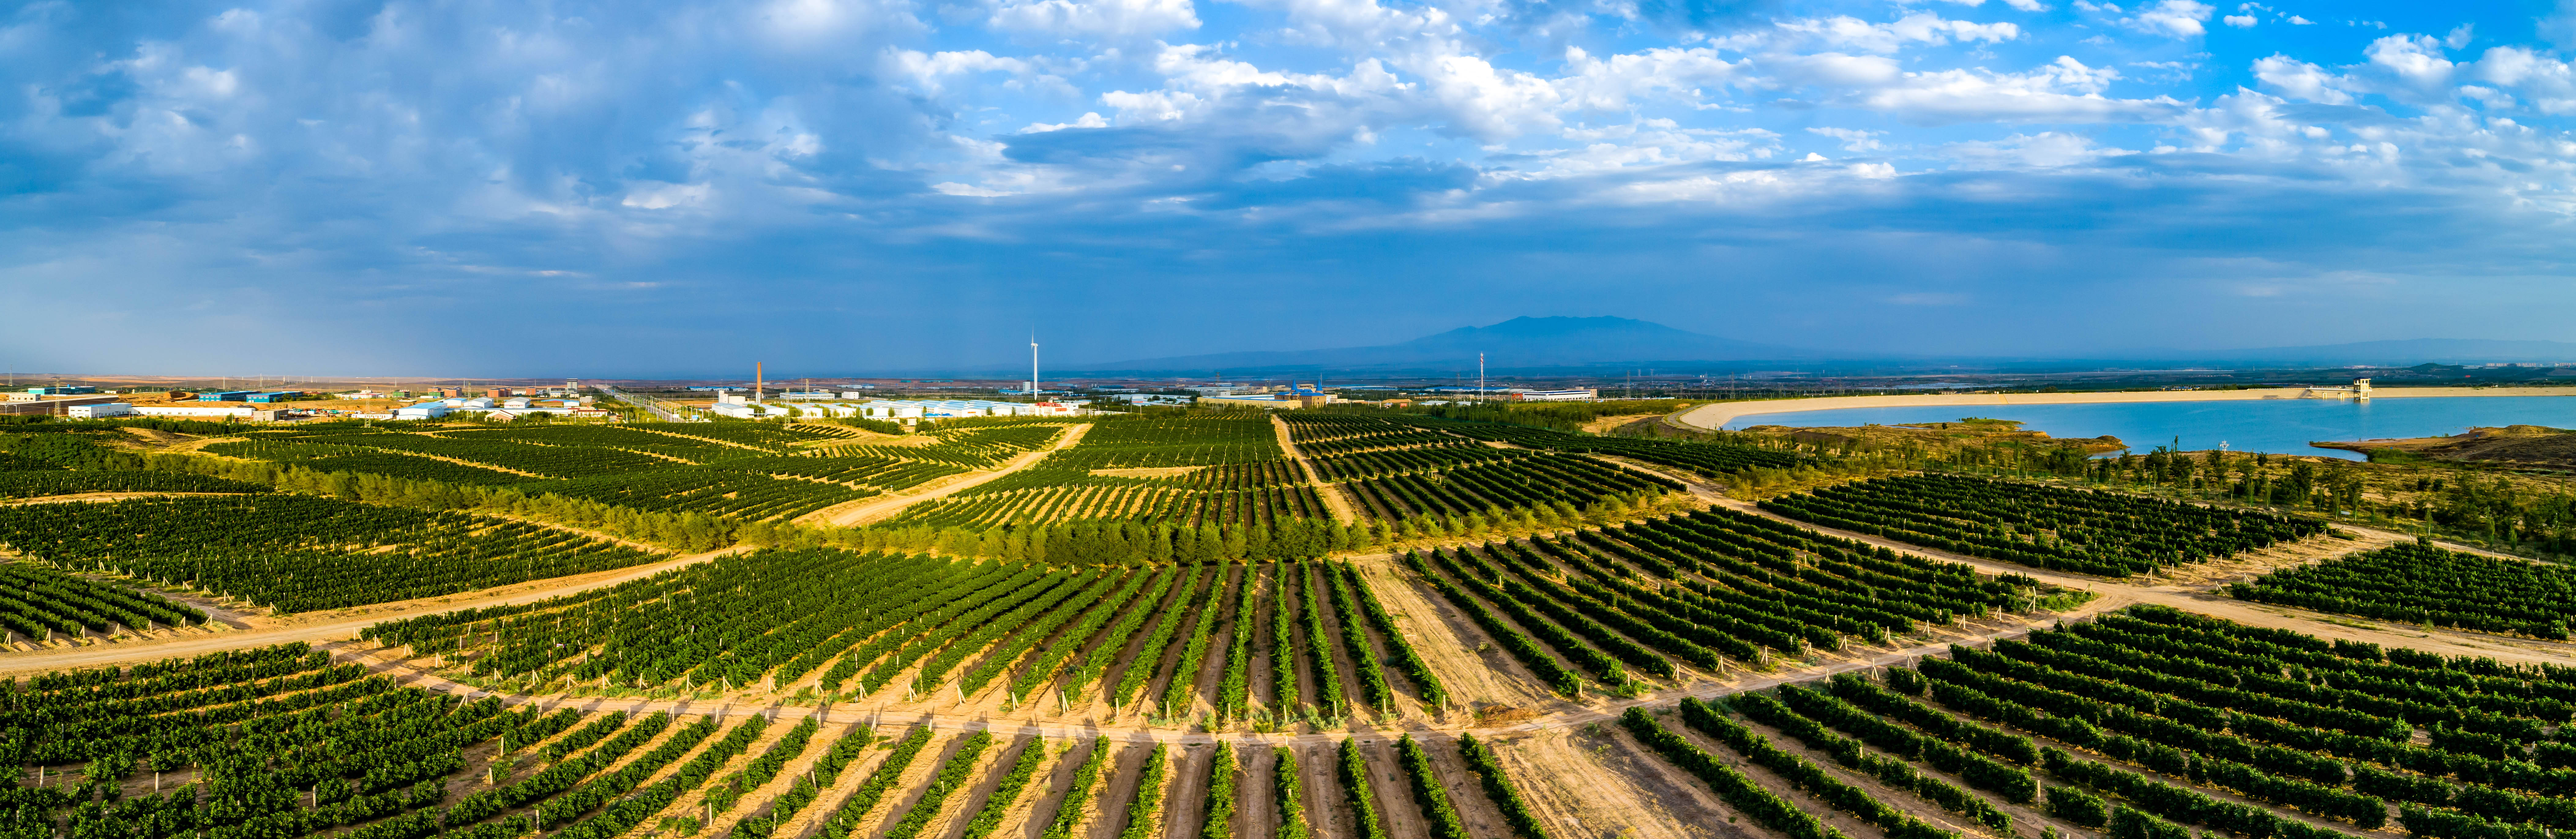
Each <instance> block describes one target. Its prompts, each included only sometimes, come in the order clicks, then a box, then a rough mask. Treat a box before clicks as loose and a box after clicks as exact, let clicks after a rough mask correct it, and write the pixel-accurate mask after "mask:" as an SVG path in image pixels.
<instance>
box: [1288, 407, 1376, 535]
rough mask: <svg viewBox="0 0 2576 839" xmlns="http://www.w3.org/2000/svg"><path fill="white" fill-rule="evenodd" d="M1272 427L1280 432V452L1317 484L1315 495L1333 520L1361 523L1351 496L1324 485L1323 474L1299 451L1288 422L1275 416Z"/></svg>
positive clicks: (1332, 486) (1340, 489)
mask: <svg viewBox="0 0 2576 839" xmlns="http://www.w3.org/2000/svg"><path fill="white" fill-rule="evenodd" d="M1270 425H1271V427H1273V428H1276V429H1278V430H1279V450H1280V451H1284V452H1287V453H1288V459H1289V460H1294V461H1296V462H1297V468H1299V469H1302V470H1305V472H1306V480H1309V481H1313V482H1315V494H1316V495H1319V496H1322V497H1323V499H1324V507H1325V508H1326V509H1329V510H1331V511H1333V520H1334V521H1337V522H1341V523H1343V524H1349V523H1351V522H1355V521H1359V520H1360V514H1359V513H1357V512H1354V511H1352V510H1351V499H1350V496H1347V495H1343V494H1342V488H1341V487H1338V486H1334V485H1332V484H1328V483H1324V480H1323V478H1324V476H1323V473H1320V472H1317V471H1315V464H1314V463H1313V462H1312V461H1309V460H1307V459H1306V453H1305V452H1301V451H1298V450H1297V443H1296V442H1295V441H1294V440H1291V439H1290V438H1289V434H1288V421H1287V420H1284V419H1280V418H1278V417H1275V416H1274V417H1271V418H1270Z"/></svg>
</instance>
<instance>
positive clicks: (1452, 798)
mask: <svg viewBox="0 0 2576 839" xmlns="http://www.w3.org/2000/svg"><path fill="white" fill-rule="evenodd" d="M1413 739H1415V740H1417V741H1420V742H1421V743H1422V751H1423V753H1424V754H1428V755H1430V756H1431V771H1432V774H1435V775H1438V776H1439V777H1440V788H1441V789H1443V790H1446V791H1447V792H1448V794H1449V805H1450V807H1451V808H1452V809H1455V810H1457V811H1458V819H1459V821H1462V822H1465V823H1466V825H1467V832H1468V833H1469V834H1471V835H1475V836H1489V837H1495V838H1496V839H1507V837H1510V836H1511V835H1512V831H1511V826H1510V824H1509V823H1507V822H1505V821H1503V811H1502V808H1500V807H1496V806H1495V805H1494V800H1493V799H1491V798H1487V797H1485V787H1484V784H1483V782H1481V781H1478V780H1477V779H1476V776H1475V773H1473V772H1470V771H1468V769H1467V761H1466V759H1465V758H1463V757H1460V756H1459V754H1458V741H1456V740H1453V739H1450V738H1447V737H1416V738H1413ZM1399 757H1401V756H1400V755H1399ZM1401 765H1402V764H1401V763H1398V766H1399V767H1400V766H1401ZM1412 789H1413V788H1412V785H1411V783H1410V782H1407V783H1406V784H1405V791H1406V792H1407V793H1410V792H1412Z"/></svg>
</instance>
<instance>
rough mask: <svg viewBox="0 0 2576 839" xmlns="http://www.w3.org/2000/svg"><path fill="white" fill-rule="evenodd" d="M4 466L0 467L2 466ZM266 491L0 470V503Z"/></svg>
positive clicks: (91, 472) (203, 481) (159, 476)
mask: <svg viewBox="0 0 2576 839" xmlns="http://www.w3.org/2000/svg"><path fill="white" fill-rule="evenodd" d="M6 465H7V464H0V466H6ZM267 491H268V487H266V486H262V485H259V484H252V483H243V482H241V481H232V480H225V479H223V478H216V477H211V476H207V475H191V474H186V473H182V472H135V471H126V470H122V469H7V468H0V500H8V499H14V498H41V497H45V496H51V495H77V494H80V493H85V492H267Z"/></svg>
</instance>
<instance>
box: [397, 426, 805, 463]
mask: <svg viewBox="0 0 2576 839" xmlns="http://www.w3.org/2000/svg"><path fill="white" fill-rule="evenodd" d="M671 425H672V424H670V423H660V424H645V425H638V426H616V425H531V426H518V425H512V426H505V427H502V428H469V429H456V430H450V431H445V432H441V433H440V436H443V437H450V438H454V439H459V440H507V441H510V442H514V443H531V444H535V445H540V446H564V447H569V448H577V449H616V450H620V451H629V452H644V453H647V454H658V455H662V456H665V457H672V458H678V459H680V460H684V461H687V462H690V463H712V462H715V461H718V460H724V459H727V458H735V457H742V456H744V455H750V454H754V453H753V452H749V451H745V450H743V449H742V448H741V447H738V446H728V445H725V444H723V443H720V442H716V441H715V440H714V439H709V438H703V437H697V436H686V435H678V434H656V433H654V432H651V431H645V430H642V429H644V428H663V427H666V426H671Z"/></svg>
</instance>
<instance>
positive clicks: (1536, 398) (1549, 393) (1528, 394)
mask: <svg viewBox="0 0 2576 839" xmlns="http://www.w3.org/2000/svg"><path fill="white" fill-rule="evenodd" d="M1596 395H1597V394H1596V392H1595V391H1593V390H1592V389H1590V388H1585V389H1582V390H1515V391H1512V392H1510V393H1506V394H1503V398H1505V399H1513V400H1518V401H1522V402H1581V401H1584V400H1587V399H1591V398H1594V397H1595V396H1596Z"/></svg>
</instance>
